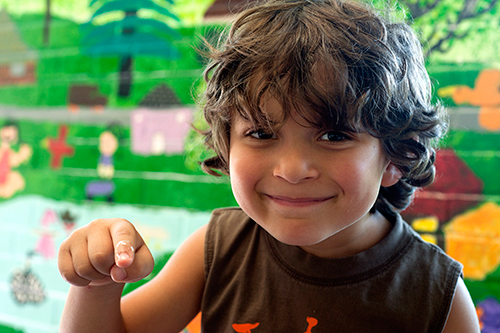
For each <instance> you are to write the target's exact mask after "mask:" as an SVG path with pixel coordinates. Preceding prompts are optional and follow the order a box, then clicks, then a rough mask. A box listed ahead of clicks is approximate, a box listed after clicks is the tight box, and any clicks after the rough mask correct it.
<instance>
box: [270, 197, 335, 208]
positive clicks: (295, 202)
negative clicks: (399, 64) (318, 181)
mask: <svg viewBox="0 0 500 333" xmlns="http://www.w3.org/2000/svg"><path fill="white" fill-rule="evenodd" d="M266 196H267V197H268V198H269V199H271V201H273V202H275V203H277V204H278V205H281V206H289V207H308V206H314V205H319V204H322V203H324V202H326V201H328V200H330V199H332V198H333V197H322V198H289V197H282V196H274V195H268V194H267V195H266Z"/></svg>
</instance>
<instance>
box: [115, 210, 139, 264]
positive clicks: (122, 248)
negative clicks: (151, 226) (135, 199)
mask: <svg viewBox="0 0 500 333" xmlns="http://www.w3.org/2000/svg"><path fill="white" fill-rule="evenodd" d="M110 234H111V238H112V240H113V245H114V252H115V253H114V261H115V264H116V266H118V267H120V268H127V267H129V266H130V265H132V263H133V262H134V259H135V252H136V251H137V250H138V249H139V247H140V246H141V245H142V242H141V240H142V239H141V237H140V236H139V235H138V233H137V230H136V229H135V227H134V226H133V225H132V223H130V222H129V221H127V220H125V219H116V220H115V221H114V222H113V224H112V226H111V228H110Z"/></svg>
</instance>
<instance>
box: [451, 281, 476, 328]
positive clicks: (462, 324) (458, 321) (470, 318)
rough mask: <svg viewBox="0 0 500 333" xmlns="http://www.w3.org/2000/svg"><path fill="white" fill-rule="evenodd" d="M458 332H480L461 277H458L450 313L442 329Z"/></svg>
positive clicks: (474, 311)
mask: <svg viewBox="0 0 500 333" xmlns="http://www.w3.org/2000/svg"><path fill="white" fill-rule="evenodd" d="M460 332H464V333H476V332H477V333H479V332H480V329H479V321H478V318H477V314H476V309H475V307H474V303H473V302H472V299H471V297H470V294H469V291H468V290H467V287H466V286H465V283H464V280H462V278H459V279H458V283H457V289H456V291H455V296H454V297H453V303H452V304H451V310H450V314H449V315H448V319H447V321H446V325H445V327H444V330H443V333H460Z"/></svg>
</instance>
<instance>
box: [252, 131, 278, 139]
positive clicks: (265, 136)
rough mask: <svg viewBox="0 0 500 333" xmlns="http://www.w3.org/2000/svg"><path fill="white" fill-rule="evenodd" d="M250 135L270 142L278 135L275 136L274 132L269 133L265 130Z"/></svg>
mask: <svg viewBox="0 0 500 333" xmlns="http://www.w3.org/2000/svg"><path fill="white" fill-rule="evenodd" d="M248 135H249V136H251V137H254V138H256V139H259V140H269V139H274V138H275V137H276V134H274V133H273V132H270V131H269V132H268V131H266V130H263V129H258V130H255V131H251V132H249V133H248Z"/></svg>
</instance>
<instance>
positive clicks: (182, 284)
mask: <svg viewBox="0 0 500 333" xmlns="http://www.w3.org/2000/svg"><path fill="white" fill-rule="evenodd" d="M205 233H206V226H204V227H202V228H200V229H198V230H197V231H196V232H195V233H193V234H192V235H191V236H190V237H188V239H187V240H186V241H185V242H184V243H183V244H182V245H181V246H180V247H179V248H178V249H177V250H176V251H175V253H174V254H173V255H172V257H171V258H170V259H169V261H168V262H167V264H166V265H165V267H164V268H163V269H162V271H161V272H160V273H159V274H158V275H157V276H156V277H155V278H154V279H153V280H151V281H149V282H148V283H146V284H145V285H144V286H142V287H140V288H138V289H137V290H135V291H133V292H132V293H130V294H128V295H127V296H125V297H123V298H122V297H121V293H122V290H123V284H122V283H111V284H106V285H104V286H85V287H77V286H71V288H70V292H69V294H68V297H67V301H66V304H65V308H64V311H63V316H62V319H61V323H60V332H71V333H76V332H92V333H94V332H172V333H178V332H180V331H181V330H182V329H183V328H184V327H185V326H186V325H187V324H188V323H189V321H190V320H191V319H192V318H194V316H195V315H196V314H197V313H198V312H199V311H200V304H201V296H202V293H203V288H204V285H205V277H204V241H205Z"/></svg>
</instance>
